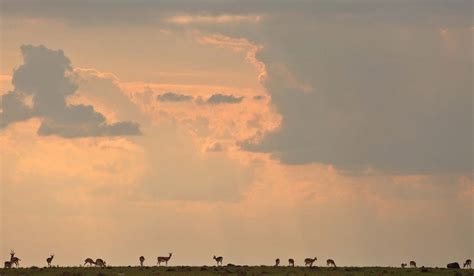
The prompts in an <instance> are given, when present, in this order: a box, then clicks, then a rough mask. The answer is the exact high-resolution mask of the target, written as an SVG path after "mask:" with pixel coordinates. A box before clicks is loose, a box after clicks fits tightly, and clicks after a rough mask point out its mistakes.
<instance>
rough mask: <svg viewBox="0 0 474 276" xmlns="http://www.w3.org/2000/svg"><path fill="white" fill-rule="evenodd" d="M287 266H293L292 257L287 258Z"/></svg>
mask: <svg viewBox="0 0 474 276" xmlns="http://www.w3.org/2000/svg"><path fill="white" fill-rule="evenodd" d="M288 266H295V260H293V259H292V258H289V259H288Z"/></svg>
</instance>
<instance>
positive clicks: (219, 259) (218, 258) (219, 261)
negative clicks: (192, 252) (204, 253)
mask: <svg viewBox="0 0 474 276" xmlns="http://www.w3.org/2000/svg"><path fill="white" fill-rule="evenodd" d="M212 258H213V259H214V260H215V261H216V263H217V265H219V264H220V265H222V261H223V260H224V258H222V256H219V257H216V256H214V257H212Z"/></svg>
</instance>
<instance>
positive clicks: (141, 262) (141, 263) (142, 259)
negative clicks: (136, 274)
mask: <svg viewBox="0 0 474 276" xmlns="http://www.w3.org/2000/svg"><path fill="white" fill-rule="evenodd" d="M138 260H139V261H140V266H143V262H144V261H145V257H143V256H140V258H138Z"/></svg>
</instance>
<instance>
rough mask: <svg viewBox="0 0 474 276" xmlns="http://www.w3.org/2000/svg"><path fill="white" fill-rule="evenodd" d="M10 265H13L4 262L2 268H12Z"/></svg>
mask: <svg viewBox="0 0 474 276" xmlns="http://www.w3.org/2000/svg"><path fill="white" fill-rule="evenodd" d="M12 264H13V263H12V262H11V261H6V262H5V263H4V268H12Z"/></svg>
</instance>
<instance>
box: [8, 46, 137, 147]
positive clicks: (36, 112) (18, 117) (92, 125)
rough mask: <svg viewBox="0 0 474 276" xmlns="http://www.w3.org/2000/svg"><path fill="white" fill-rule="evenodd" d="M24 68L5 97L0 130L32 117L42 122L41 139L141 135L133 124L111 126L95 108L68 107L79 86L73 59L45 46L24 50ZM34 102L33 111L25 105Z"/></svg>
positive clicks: (17, 70)
mask: <svg viewBox="0 0 474 276" xmlns="http://www.w3.org/2000/svg"><path fill="white" fill-rule="evenodd" d="M21 52H22V55H23V59H24V64H23V65H21V66H20V67H18V68H17V69H16V70H15V71H14V73H13V79H12V84H13V86H14V87H15V89H14V91H11V92H9V93H7V94H5V95H3V96H2V102H1V105H2V113H0V126H1V127H2V128H5V127H7V126H8V125H9V124H11V123H14V122H19V121H24V120H27V119H29V118H32V117H38V118H41V119H42V123H41V126H40V128H39V129H38V134H39V135H43V136H46V135H58V136H62V137H68V138H73V137H87V136H120V135H139V134H140V130H139V126H138V124H136V123H132V122H117V123H114V124H108V123H107V122H106V118H105V117H104V116H103V115H102V114H101V113H99V112H97V111H95V109H94V107H93V106H92V105H83V104H79V105H73V104H67V102H66V99H67V97H68V96H71V95H73V94H74V93H75V92H76V90H77V86H76V85H75V84H74V83H73V81H72V80H71V77H70V76H71V75H72V74H73V72H72V68H71V64H70V61H69V59H68V58H67V57H66V56H65V55H64V53H63V51H61V50H50V49H48V48H46V47H44V46H42V45H41V46H32V45H23V46H21ZM28 97H30V98H31V99H32V104H31V107H29V106H28V105H26V104H25V102H26V100H27V98H28Z"/></svg>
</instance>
